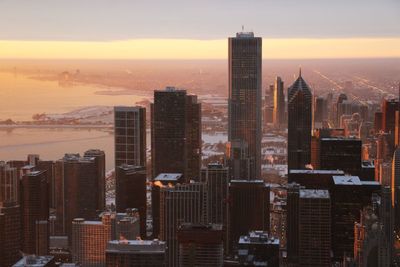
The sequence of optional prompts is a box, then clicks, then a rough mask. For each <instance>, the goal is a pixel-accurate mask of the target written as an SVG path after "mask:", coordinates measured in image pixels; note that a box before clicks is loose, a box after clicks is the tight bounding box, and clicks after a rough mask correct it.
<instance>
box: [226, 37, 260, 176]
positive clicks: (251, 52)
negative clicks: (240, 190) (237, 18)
mask: <svg viewBox="0 0 400 267" xmlns="http://www.w3.org/2000/svg"><path fill="white" fill-rule="evenodd" d="M261 48H262V38H261V37H254V33H253V32H240V33H237V34H236V37H231V38H229V99H228V119H229V120H228V140H229V142H230V144H231V149H230V173H231V175H232V177H233V178H235V179H246V180H252V179H260V178H261V134H262V132H261V63H262V60H261V50H262V49H261Z"/></svg>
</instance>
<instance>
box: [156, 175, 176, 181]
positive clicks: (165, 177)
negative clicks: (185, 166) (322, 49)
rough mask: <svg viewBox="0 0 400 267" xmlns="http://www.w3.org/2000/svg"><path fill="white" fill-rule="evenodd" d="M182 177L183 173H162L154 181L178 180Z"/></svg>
mask: <svg viewBox="0 0 400 267" xmlns="http://www.w3.org/2000/svg"><path fill="white" fill-rule="evenodd" d="M181 177H182V173H160V174H159V175H157V177H156V178H155V179H154V181H178V180H179V179H180V178H181Z"/></svg>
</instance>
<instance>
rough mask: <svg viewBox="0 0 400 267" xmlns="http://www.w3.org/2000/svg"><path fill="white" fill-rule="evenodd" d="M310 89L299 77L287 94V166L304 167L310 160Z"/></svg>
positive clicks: (291, 167)
mask: <svg viewBox="0 0 400 267" xmlns="http://www.w3.org/2000/svg"><path fill="white" fill-rule="evenodd" d="M311 124H312V94H311V89H310V87H308V85H307V83H306V82H305V81H304V80H303V77H301V70H300V73H299V77H298V78H297V80H296V81H295V82H294V83H293V85H292V86H291V87H290V88H289V95H288V168H289V170H291V169H304V168H305V165H307V164H309V163H310V161H311V156H310V154H311V127H312V126H311Z"/></svg>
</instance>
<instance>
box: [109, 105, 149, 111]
mask: <svg viewBox="0 0 400 267" xmlns="http://www.w3.org/2000/svg"><path fill="white" fill-rule="evenodd" d="M141 108H143V107H140V106H132V107H130V106H115V107H114V111H122V112H127V111H131V112H136V111H138V110H140V109H141Z"/></svg>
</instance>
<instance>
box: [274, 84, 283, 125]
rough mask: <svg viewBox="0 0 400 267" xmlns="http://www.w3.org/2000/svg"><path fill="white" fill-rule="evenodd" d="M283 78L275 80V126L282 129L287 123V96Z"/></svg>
mask: <svg viewBox="0 0 400 267" xmlns="http://www.w3.org/2000/svg"><path fill="white" fill-rule="evenodd" d="M283 92H284V86H283V81H282V79H281V77H276V78H275V84H274V124H275V127H281V126H282V125H283V124H284V123H285V95H284V93H283Z"/></svg>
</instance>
